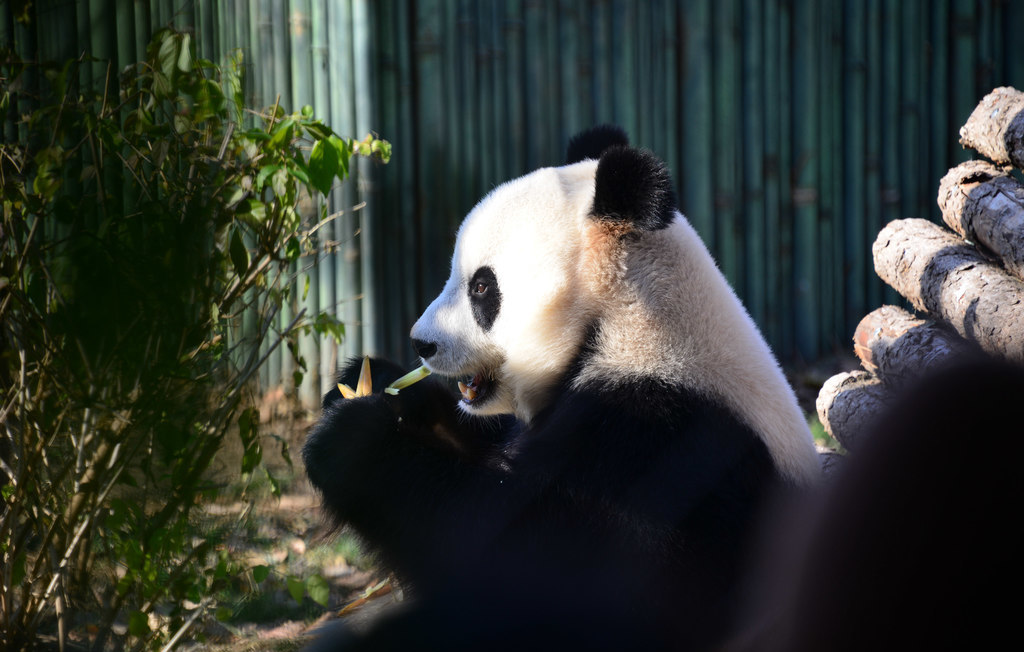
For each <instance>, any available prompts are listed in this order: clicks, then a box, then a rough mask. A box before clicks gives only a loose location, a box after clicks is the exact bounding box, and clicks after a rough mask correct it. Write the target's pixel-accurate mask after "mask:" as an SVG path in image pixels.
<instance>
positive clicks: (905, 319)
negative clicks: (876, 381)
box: [853, 306, 968, 389]
mask: <svg viewBox="0 0 1024 652" xmlns="http://www.w3.org/2000/svg"><path fill="white" fill-rule="evenodd" d="M967 347H968V345H967V343H966V342H965V341H964V340H963V339H961V338H960V337H958V336H957V335H956V334H955V333H953V332H952V331H950V330H949V329H948V328H946V327H944V326H941V325H939V324H937V323H936V322H934V321H931V320H927V319H919V318H917V317H915V316H914V315H912V314H911V313H909V312H907V311H906V310H904V309H902V308H897V307H896V306H882V307H881V308H878V309H876V310H874V311H872V312H870V313H868V314H867V315H865V316H864V319H861V320H860V323H859V324H857V330H856V332H855V333H854V334H853V350H854V352H855V353H856V354H857V357H858V358H860V361H861V364H862V365H863V366H864V368H865V369H867V370H868V371H870V372H871V373H873V374H874V375H876V376H878V377H879V378H880V379H881V381H882V382H883V383H884V384H885V385H886V386H887V387H890V388H894V389H895V388H899V387H902V386H903V385H905V384H906V383H907V381H910V380H913V379H915V378H918V377H920V376H921V375H922V374H924V373H926V372H928V371H931V370H934V369H936V368H938V367H940V366H941V365H943V364H945V363H947V362H948V361H950V360H951V359H952V358H953V357H955V356H956V354H958V353H961V352H963V351H964V350H965V349H966V348H967Z"/></svg>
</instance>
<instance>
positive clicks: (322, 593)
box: [306, 575, 331, 607]
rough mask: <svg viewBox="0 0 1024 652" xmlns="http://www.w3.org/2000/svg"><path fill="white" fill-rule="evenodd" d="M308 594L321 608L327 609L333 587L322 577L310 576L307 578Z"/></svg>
mask: <svg viewBox="0 0 1024 652" xmlns="http://www.w3.org/2000/svg"><path fill="white" fill-rule="evenodd" d="M306 593H308V594H309V597H310V598H312V599H313V602H315V603H317V604H318V605H320V606H321V607H326V606H327V603H328V601H329V600H330V597H331V587H330V586H328V585H327V580H325V579H324V578H323V577H321V576H320V575H310V576H309V577H308V578H306Z"/></svg>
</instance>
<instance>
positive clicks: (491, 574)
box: [303, 127, 818, 649]
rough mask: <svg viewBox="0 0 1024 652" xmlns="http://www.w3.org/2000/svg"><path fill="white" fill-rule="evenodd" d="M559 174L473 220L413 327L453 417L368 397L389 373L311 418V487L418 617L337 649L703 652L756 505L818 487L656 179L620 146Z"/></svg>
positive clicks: (424, 388) (809, 454)
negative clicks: (682, 651)
mask: <svg viewBox="0 0 1024 652" xmlns="http://www.w3.org/2000/svg"><path fill="white" fill-rule="evenodd" d="M567 158H568V160H569V164H567V165H565V166H562V167H559V168H546V169H542V170H538V171H536V172H534V173H532V174H530V175H527V176H525V177H522V178H520V179H516V180H514V181H511V182H509V183H506V184H504V185H503V186H500V187H499V188H497V189H495V190H494V191H493V192H492V193H491V194H490V195H488V197H486V198H485V199H484V200H483V201H481V202H480V204H478V205H477V207H476V208H474V209H473V211H472V212H471V213H470V214H469V216H467V218H466V220H465V221H464V222H463V225H462V227H461V228H460V230H459V235H458V238H457V241H456V248H455V254H454V256H453V262H452V274H451V277H450V278H449V280H448V282H447V283H446V285H445V288H444V290H443V291H442V293H441V295H440V296H439V297H438V298H437V299H436V300H435V301H434V302H433V303H432V304H431V305H430V307H428V309H427V310H426V311H425V312H424V314H423V316H422V317H421V318H420V319H419V320H418V321H417V323H416V325H414V327H413V330H412V337H413V343H414V346H415V348H416V350H417V352H418V353H419V354H420V356H421V358H422V359H423V361H424V363H425V364H426V365H427V366H428V367H429V368H430V369H431V370H432V371H434V372H435V373H436V374H438V375H441V376H447V377H452V378H463V379H464V380H465V382H464V383H463V384H462V386H461V387H462V394H463V396H462V400H457V399H456V397H454V396H452V394H451V393H450V392H449V390H448V389H447V388H446V386H445V385H444V384H442V383H441V382H439V381H436V380H434V379H428V380H426V381H424V382H421V383H419V384H417V385H414V386H412V387H409V388H407V389H405V390H402V392H401V393H400V394H399V395H398V396H389V395H385V394H382V393H379V392H380V389H381V388H382V387H383V385H385V384H387V383H388V382H390V381H391V380H393V379H394V378H396V377H397V376H398V375H400V373H401V372H402V370H401V369H399V368H397V367H395V366H394V365H391V364H389V363H386V362H384V361H381V360H375V361H373V362H372V365H371V367H372V369H373V371H374V390H375V393H374V394H373V395H372V396H368V397H363V398H357V399H351V400H344V399H341V397H340V395H339V394H338V392H337V391H336V390H335V391H332V392H331V393H329V394H328V395H327V396H326V397H325V399H324V410H323V415H322V417H321V419H320V420H319V422H318V423H317V425H316V426H315V427H314V428H313V430H312V431H311V433H310V435H309V438H308V440H307V443H306V445H305V447H304V449H303V457H304V460H305V463H306V467H307V471H308V474H309V477H310V479H311V481H312V483H313V484H314V486H316V487H317V488H318V489H319V490H320V492H321V493H322V494H323V498H324V502H325V505H326V507H327V508H328V509H329V510H330V512H331V513H332V514H333V516H334V517H336V518H337V519H338V520H339V521H342V522H346V523H348V524H350V525H351V526H353V527H354V528H355V529H356V530H357V531H358V532H359V533H360V534H361V535H362V537H363V538H364V539H365V540H366V541H367V542H368V543H369V544H370V545H371V546H372V547H373V548H374V549H375V550H376V551H377V552H378V553H379V554H380V556H381V558H382V560H383V561H384V562H385V563H386V564H387V565H389V566H390V567H392V568H393V569H395V570H396V572H398V574H399V575H400V576H401V577H403V578H404V579H405V580H406V581H407V582H408V584H409V585H410V587H411V590H412V592H413V594H414V595H415V596H416V597H415V600H413V602H412V607H410V608H409V609H407V610H406V611H404V612H402V613H400V614H398V615H397V616H396V617H395V618H394V621H393V622H385V623H381V625H380V626H379V627H378V628H376V629H375V630H374V631H373V632H372V633H371V634H370V635H369V636H368V637H367V638H360V639H351V638H350V639H349V640H348V641H347V642H348V644H349V645H351V646H354V647H358V646H361V645H365V646H366V647H365V649H391V647H389V646H393V647H394V648H395V649H398V648H399V647H402V645H404V644H405V643H407V642H409V641H419V642H420V643H421V644H422V643H423V642H425V641H431V642H435V643H438V644H440V643H444V645H445V646H446V647H447V648H448V649H480V648H481V647H485V646H486V647H487V648H492V647H497V648H498V649H502V648H508V649H511V648H514V647H516V646H517V643H518V644H526V643H530V644H531V645H533V646H537V645H542V646H544V644H545V643H546V644H547V647H556V646H558V644H561V643H564V644H567V645H569V646H570V647H587V648H591V649H601V648H604V649H616V648H619V647H620V644H621V643H624V642H630V643H631V644H635V643H637V642H643V643H647V644H650V645H652V646H661V645H665V646H671V647H688V648H690V649H701V648H704V647H708V646H710V645H711V644H713V643H714V642H715V641H717V640H719V638H720V637H721V636H722V635H723V634H724V633H725V632H726V631H727V630H728V628H729V626H730V622H731V619H732V617H733V607H734V605H735V603H736V601H737V598H738V596H737V595H736V592H737V583H738V579H739V573H740V572H741V569H742V566H743V564H744V561H745V558H746V554H747V552H748V551H747V549H746V546H747V545H748V543H749V542H750V541H751V540H752V539H753V538H754V534H755V532H754V530H755V528H756V525H757V520H758V517H759V516H758V515H759V513H760V510H761V509H762V508H763V506H764V504H765V501H766V499H767V498H768V497H769V496H771V495H772V493H773V492H774V491H776V490H777V489H779V488H783V487H803V486H807V485H809V484H812V483H813V482H814V481H815V479H816V476H817V473H818V458H817V455H816V453H815V450H814V447H813V443H812V440H811V437H810V434H809V432H808V431H807V427H806V425H805V423H804V421H803V417H802V414H801V413H800V411H799V408H798V407H797V405H796V401H795V398H794V396H793V393H792V391H791V389H790V388H789V386H788V385H787V384H786V382H785V379H784V377H783V375H782V373H781V371H780V370H779V368H778V365H777V363H776V362H775V360H774V358H773V357H772V355H771V353H770V351H769V349H768V347H767V345H766V344H765V343H764V341H763V339H762V338H761V336H760V334H759V333H758V331H757V329H756V327H755V326H754V325H753V322H752V321H751V320H750V318H749V316H748V315H747V314H746V312H745V311H744V310H743V308H742V306H741V305H740V303H739V301H738V300H737V299H736V297H735V295H734V294H733V292H732V290H731V289H730V288H729V286H728V284H727V283H726V281H725V279H724V277H722V275H721V273H720V272H719V271H718V269H717V268H716V266H715V264H714V261H713V260H712V258H711V257H710V255H709V254H708V252H707V250H706V248H705V247H704V246H703V244H702V243H701V241H700V239H699V237H698V236H697V235H696V233H695V232H694V231H693V229H692V228H691V227H690V225H689V224H688V223H687V222H686V220H685V218H683V217H682V215H680V214H679V213H678V212H677V210H676V207H675V197H674V193H673V191H672V184H671V180H670V178H669V175H668V173H667V170H666V169H665V166H664V164H663V163H661V161H659V160H658V159H657V158H656V157H654V156H653V155H652V154H650V153H649V152H645V151H642V150H638V149H634V148H631V147H629V146H628V145H627V140H626V138H625V134H623V133H622V132H621V130H618V129H616V128H611V127H602V128H599V129H597V130H593V131H591V132H589V133H585V134H583V135H581V136H578V137H576V138H574V139H573V141H572V143H571V145H570V151H569V156H568V157H567ZM355 373H356V365H355V363H352V364H350V365H349V367H348V368H347V369H345V370H344V371H343V373H342V381H343V382H348V383H352V382H354V377H353V376H354V374H355ZM426 614H429V616H428V615H426ZM421 647H422V645H421ZM359 649H363V648H359Z"/></svg>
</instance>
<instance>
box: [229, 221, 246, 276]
mask: <svg viewBox="0 0 1024 652" xmlns="http://www.w3.org/2000/svg"><path fill="white" fill-rule="evenodd" d="M228 253H229V254H230V256H231V264H232V265H234V267H235V274H238V276H245V273H246V272H247V271H249V263H250V262H251V260H250V258H249V248H248V247H246V246H245V243H244V242H242V234H241V233H239V231H238V229H231V243H230V244H229V245H228Z"/></svg>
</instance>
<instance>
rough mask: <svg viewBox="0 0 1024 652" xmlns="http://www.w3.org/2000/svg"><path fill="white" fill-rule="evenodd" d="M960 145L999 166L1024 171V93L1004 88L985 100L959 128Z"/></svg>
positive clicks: (984, 98)
mask: <svg viewBox="0 0 1024 652" xmlns="http://www.w3.org/2000/svg"><path fill="white" fill-rule="evenodd" d="M960 144H961V145H963V146H964V147H970V148H971V149H974V150H977V151H978V152H979V153H980V154H982V155H984V156H985V157H986V158H988V159H989V160H991V161H992V162H994V163H997V164H999V165H1007V164H1011V165H1014V166H1016V167H1018V168H1024V93H1021V92H1020V91H1018V90H1016V89H1015V88H1010V87H1009V86H1003V87H1000V88H996V89H994V90H993V91H992V92H991V93H989V94H988V95H986V96H985V97H983V98H982V99H981V102H979V103H978V106H977V107H975V109H974V111H973V112H972V113H971V116H970V117H969V118H967V122H966V123H965V124H964V126H963V127H960Z"/></svg>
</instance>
